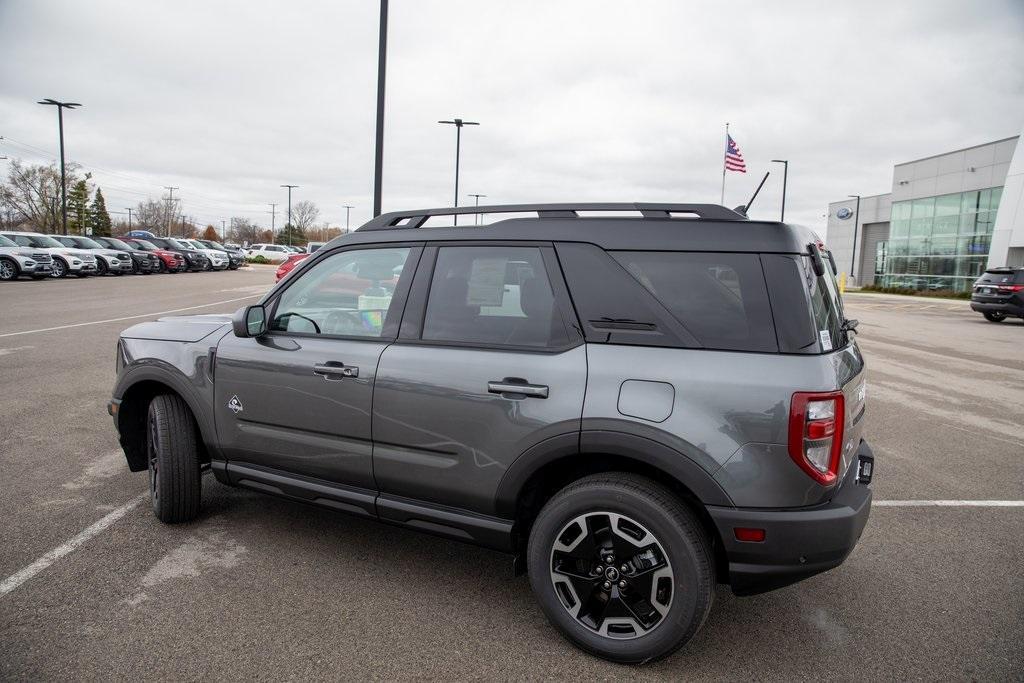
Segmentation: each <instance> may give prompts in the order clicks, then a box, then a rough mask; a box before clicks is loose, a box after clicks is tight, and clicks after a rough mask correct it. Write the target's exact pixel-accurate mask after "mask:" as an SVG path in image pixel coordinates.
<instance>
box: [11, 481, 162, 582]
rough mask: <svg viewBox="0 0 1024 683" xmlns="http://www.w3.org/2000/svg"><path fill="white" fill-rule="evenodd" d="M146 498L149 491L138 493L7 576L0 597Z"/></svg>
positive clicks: (99, 531)
mask: <svg viewBox="0 0 1024 683" xmlns="http://www.w3.org/2000/svg"><path fill="white" fill-rule="evenodd" d="M148 496H149V491H145V492H143V493H140V494H139V495H137V496H136V497H134V498H132V499H131V500H130V501H128V502H127V503H125V504H124V505H122V506H121V507H119V508H117V509H116V510H114V511H112V512H111V513H109V514H108V515H107V516H106V517H104V518H102V519H101V520H99V521H98V522H96V523H95V524H93V525H91V526H89V527H87V528H86V529H85V531H83V532H82V533H80V534H78V535H77V536H75V537H74V538H72V539H71V540H69V541H67V542H66V543H63V544H61V545H59V546H57V547H56V548H54V549H53V550H51V551H50V552H48V553H46V554H45V555H43V556H42V557H40V558H39V559H38V560H36V561H35V562H33V563H32V564H30V565H29V566H27V567H25V568H24V569H22V570H20V571H18V572H15V573H14V574H11V575H10V576H8V577H7V578H6V579H4V580H3V582H2V583H0V597H3V596H5V595H7V594H8V593H10V592H11V591H12V590H14V589H15V588H17V587H18V586H20V585H21V584H23V583H25V582H26V581H28V580H29V579H31V578H32V577H33V576H35V575H36V574H38V573H39V572H41V571H43V570H44V569H46V568H47V567H49V566H50V565H51V564H53V563H54V562H56V561H57V560H59V559H60V558H62V557H64V556H65V555H67V554H69V553H71V552H73V551H74V550H75V549H77V548H78V547H79V546H81V545H84V544H85V543H86V542H88V541H89V540H90V539H92V538H93V537H94V536H96V535H98V534H100V533H102V532H103V531H105V530H106V529H107V528H109V527H110V525H111V524H113V523H114V522H116V521H117V520H119V519H121V518H122V517H124V516H125V515H126V514H128V513H129V512H131V511H132V509H133V508H135V507H136V506H137V505H138V504H139V503H141V502H142V501H144V500H145V499H146V498H147V497H148Z"/></svg>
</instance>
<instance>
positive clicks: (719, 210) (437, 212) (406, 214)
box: [358, 202, 747, 230]
mask: <svg viewBox="0 0 1024 683" xmlns="http://www.w3.org/2000/svg"><path fill="white" fill-rule="evenodd" d="M578 211H639V212H640V213H641V214H642V215H643V216H644V217H645V218H670V217H671V216H672V214H674V213H689V214H693V215H695V216H697V218H698V219H702V220H718V221H744V220H747V217H746V216H744V215H743V214H741V213H737V212H736V211H733V210H732V209H727V208H726V207H724V206H720V205H718V204H650V203H641V202H636V203H606V204H601V203H591V204H586V203H583V204H501V205H497V206H460V207H449V208H445V209H414V210H409V211H393V212H391V213H385V214H381V215H380V216H377V217H376V218H374V219H372V220H371V221H370V222H369V223H366V224H365V225H363V226H362V227H360V228H358V230H388V229H393V228H419V227H421V226H422V225H423V224H424V223H426V222H427V219H428V218H430V217H431V216H455V215H459V216H461V215H464V214H483V213H527V212H536V213H537V216H538V218H579V214H578V213H577V212H578Z"/></svg>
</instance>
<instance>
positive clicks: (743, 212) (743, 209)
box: [733, 171, 771, 218]
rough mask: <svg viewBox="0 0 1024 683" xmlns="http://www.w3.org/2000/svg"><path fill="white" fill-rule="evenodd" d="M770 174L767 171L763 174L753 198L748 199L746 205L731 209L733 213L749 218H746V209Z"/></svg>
mask: <svg viewBox="0 0 1024 683" xmlns="http://www.w3.org/2000/svg"><path fill="white" fill-rule="evenodd" d="M770 174H771V171H768V172H767V173H765V174H764V178H761V184H760V185H758V186H757V189H756V190H754V196H752V197H751V198H750V201H748V202H747V203H746V204H740V205H739V206H737V207H736V208H735V209H733V211H735V212H736V213H738V214H740V215H741V216H743V217H744V218H749V216H747V209H749V208H750V205H751V204H753V203H754V200H755V199H757V193H758V192H760V191H761V188H762V187H764V181H766V180H768V176H769V175H770Z"/></svg>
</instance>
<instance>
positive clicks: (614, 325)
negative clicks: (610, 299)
mask: <svg viewBox="0 0 1024 683" xmlns="http://www.w3.org/2000/svg"><path fill="white" fill-rule="evenodd" d="M587 322H589V323H590V324H591V325H593V326H594V327H595V328H597V329H600V330H656V329H658V326H657V325H655V324H654V323H645V322H641V321H639V320H633V319H632V318H608V317H604V318H598V319H597V320H588V321H587Z"/></svg>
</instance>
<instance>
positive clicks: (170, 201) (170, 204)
mask: <svg viewBox="0 0 1024 683" xmlns="http://www.w3.org/2000/svg"><path fill="white" fill-rule="evenodd" d="M164 189H165V190H168V191H169V196H168V197H167V236H168V237H170V236H171V221H172V220H173V219H174V191H175V190H178V189H181V188H177V187H170V186H168V185H164Z"/></svg>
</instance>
